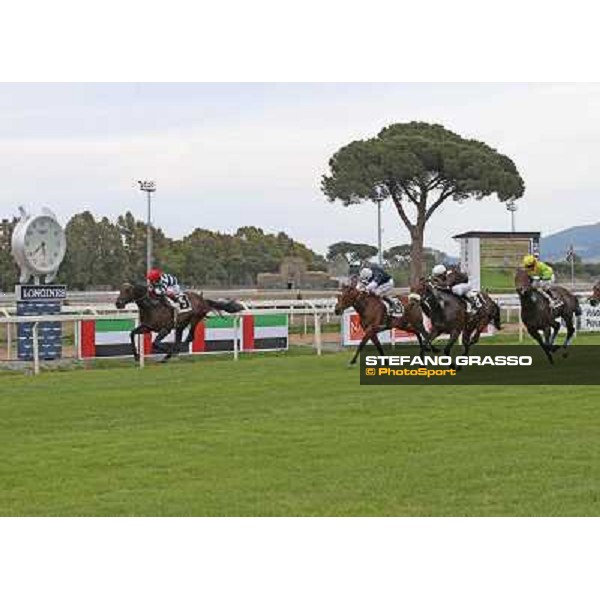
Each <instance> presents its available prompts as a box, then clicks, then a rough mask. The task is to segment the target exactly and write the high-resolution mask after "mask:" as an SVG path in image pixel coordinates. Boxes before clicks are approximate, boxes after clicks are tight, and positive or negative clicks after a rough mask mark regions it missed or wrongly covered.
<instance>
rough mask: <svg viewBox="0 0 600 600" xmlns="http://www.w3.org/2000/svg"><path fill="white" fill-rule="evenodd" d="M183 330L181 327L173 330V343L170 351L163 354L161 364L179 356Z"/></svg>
mask: <svg viewBox="0 0 600 600" xmlns="http://www.w3.org/2000/svg"><path fill="white" fill-rule="evenodd" d="M183 329H184V328H183V327H182V326H181V325H180V326H179V327H177V329H175V341H174V342H173V345H172V346H171V349H170V350H169V351H168V352H167V353H166V354H165V357H164V358H163V362H167V361H168V360H169V359H170V358H171V357H172V356H173V355H175V356H177V355H178V354H179V352H180V346H181V338H182V337H183Z"/></svg>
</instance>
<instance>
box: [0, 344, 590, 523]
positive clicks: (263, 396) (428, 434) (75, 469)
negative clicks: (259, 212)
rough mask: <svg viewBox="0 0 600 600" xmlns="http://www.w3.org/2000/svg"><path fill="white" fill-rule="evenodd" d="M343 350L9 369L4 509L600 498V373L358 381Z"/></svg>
mask: <svg viewBox="0 0 600 600" xmlns="http://www.w3.org/2000/svg"><path fill="white" fill-rule="evenodd" d="M347 358H348V356H347V354H346V353H335V354H326V355H324V356H322V357H317V356H314V355H312V354H296V355H273V354H272V355H269V356H244V357H242V360H240V361H239V362H238V363H233V362H232V361H231V360H223V359H222V358H221V359H219V358H213V357H201V358H199V359H195V360H189V359H188V360H181V361H178V362H173V363H172V364H170V365H168V366H164V365H157V364H151V365H149V367H148V368H146V369H145V370H144V371H140V370H138V369H136V368H135V367H134V366H133V365H129V364H127V365H123V364H114V363H113V366H112V367H111V368H107V369H102V370H92V369H89V370H74V371H70V372H53V373H43V374H42V375H41V376H39V377H31V376H23V375H6V376H3V377H2V378H1V379H0V382H1V383H2V384H3V386H2V390H3V391H2V397H1V398H0V439H1V440H2V461H0V481H1V483H2V485H1V487H0V514H1V515H181V516H191V515H211V516H216V515H228V516H229V515H241V516H246V515H266V516H269V515H409V516H410V515H600V394H598V392H597V388H594V387H584V386H573V387H570V388H565V387H563V388H551V387H545V388H544V387H531V386H530V387H516V386H515V387H508V386H507V387H500V386H485V387H458V386H453V387H444V388H441V387H437V388H434V387H430V388H427V387H416V386H411V387H401V386H396V387H391V386H390V387H386V386H381V387H361V386H359V384H358V371H357V370H350V369H347V368H346V366H345V363H346V360H347Z"/></svg>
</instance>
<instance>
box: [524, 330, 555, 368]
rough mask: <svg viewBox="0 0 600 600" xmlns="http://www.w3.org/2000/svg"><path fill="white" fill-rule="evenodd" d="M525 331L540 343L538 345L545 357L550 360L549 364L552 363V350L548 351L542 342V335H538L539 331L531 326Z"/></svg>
mask: <svg viewBox="0 0 600 600" xmlns="http://www.w3.org/2000/svg"><path fill="white" fill-rule="evenodd" d="M527 333H529V335H530V336H531V337H532V338H533V339H534V340H535V341H536V342H537V343H538V344H539V345H540V347H541V348H542V350H543V351H544V353H545V354H546V357H547V358H548V360H549V361H550V364H554V359H553V358H552V352H550V349H549V348H548V346H546V344H545V343H544V340H543V339H542V336H541V335H540V333H539V331H537V329H534V328H533V327H531V328H528V329H527Z"/></svg>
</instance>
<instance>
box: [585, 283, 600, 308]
mask: <svg viewBox="0 0 600 600" xmlns="http://www.w3.org/2000/svg"><path fill="white" fill-rule="evenodd" d="M588 302H589V303H590V304H591V305H592V306H597V305H598V304H600V281H599V282H598V283H597V284H596V285H595V286H594V287H593V288H592V295H591V296H590V298H588Z"/></svg>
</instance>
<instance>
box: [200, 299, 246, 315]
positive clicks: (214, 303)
mask: <svg viewBox="0 0 600 600" xmlns="http://www.w3.org/2000/svg"><path fill="white" fill-rule="evenodd" d="M204 300H205V302H206V304H208V306H210V307H211V308H212V309H214V310H224V311H225V312H226V313H237V312H240V311H241V310H244V307H243V306H242V305H241V304H240V303H239V302H236V301H235V300H210V299H209V298H205V299H204Z"/></svg>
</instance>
